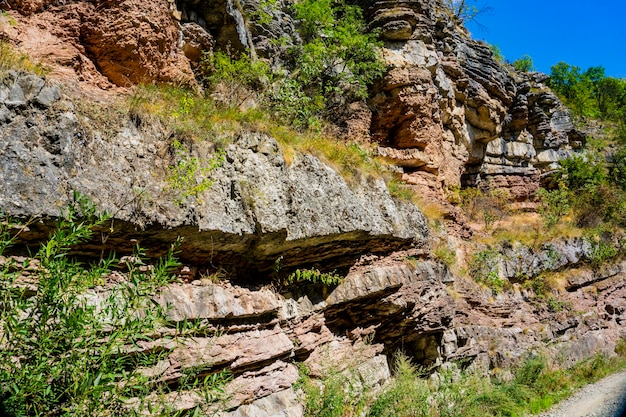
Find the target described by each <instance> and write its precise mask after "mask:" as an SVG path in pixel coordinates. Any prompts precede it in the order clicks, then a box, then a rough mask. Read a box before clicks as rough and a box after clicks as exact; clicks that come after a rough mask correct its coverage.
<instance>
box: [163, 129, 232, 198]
mask: <svg viewBox="0 0 626 417" xmlns="http://www.w3.org/2000/svg"><path fill="white" fill-rule="evenodd" d="M172 146H173V148H174V151H175V153H176V162H175V164H173V165H170V166H169V167H168V172H167V177H166V179H165V180H166V181H167V183H168V186H169V189H171V190H174V191H175V192H177V196H176V199H175V202H176V204H178V205H182V204H183V202H184V201H185V200H186V199H187V198H190V197H193V198H195V199H196V200H197V201H198V202H200V201H201V200H200V198H199V196H200V194H201V193H202V192H203V191H206V190H208V189H209V188H211V185H213V181H212V180H211V179H210V178H209V175H210V174H211V172H213V171H215V170H216V169H217V168H219V167H220V166H222V164H223V163H224V151H223V150H221V149H219V150H218V151H217V152H216V153H215V154H214V155H213V156H212V157H211V158H210V159H209V160H208V161H201V160H200V159H198V158H195V157H192V156H190V155H189V151H187V149H185V147H184V145H183V144H182V143H181V142H179V141H178V140H175V141H174V143H173V144H172Z"/></svg>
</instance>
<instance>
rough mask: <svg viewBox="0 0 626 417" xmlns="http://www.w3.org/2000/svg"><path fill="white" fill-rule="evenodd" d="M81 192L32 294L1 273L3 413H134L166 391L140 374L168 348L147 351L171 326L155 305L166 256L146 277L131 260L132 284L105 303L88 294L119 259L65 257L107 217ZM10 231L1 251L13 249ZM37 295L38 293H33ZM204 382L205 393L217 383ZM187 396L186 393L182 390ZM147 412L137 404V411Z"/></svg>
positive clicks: (9, 272)
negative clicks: (90, 261)
mask: <svg viewBox="0 0 626 417" xmlns="http://www.w3.org/2000/svg"><path fill="white" fill-rule="evenodd" d="M107 218H108V217H107V216H106V215H105V214H103V215H101V214H98V213H97V211H96V208H95V206H94V205H93V204H91V203H90V202H89V201H88V200H86V199H85V198H84V197H83V196H81V195H79V194H75V198H74V203H73V204H72V205H71V206H70V207H68V209H67V210H66V211H65V212H64V213H63V215H62V216H61V217H60V218H59V220H58V223H57V227H56V229H55V230H54V232H53V233H52V234H51V235H50V237H49V239H48V240H47V241H46V242H45V243H44V244H42V245H41V247H40V249H39V251H38V252H37V253H36V255H35V256H34V261H35V262H37V263H38V265H37V268H36V269H35V271H36V274H37V277H36V282H37V285H36V289H35V290H29V288H28V286H25V285H23V283H21V281H20V279H21V277H20V272H19V270H20V269H19V268H16V267H15V265H11V263H10V262H9V263H8V264H7V263H4V264H3V266H2V267H1V269H0V323H2V332H1V333H0V345H2V350H0V411H2V412H3V415H14V416H44V415H45V416H86V415H112V416H122V415H124V416H125V415H133V413H134V412H135V411H139V409H132V408H129V402H128V399H130V398H136V399H138V400H139V402H140V403H143V404H144V405H145V406H148V404H149V403H150V401H144V399H146V398H148V395H149V394H151V393H155V392H167V391H169V388H168V387H167V385H165V383H164V382H160V381H158V379H156V378H155V377H149V376H146V374H145V373H142V372H141V371H140V370H141V369H145V368H146V367H150V366H152V365H154V364H156V363H157V362H158V361H159V360H161V359H163V358H164V356H165V355H167V352H166V351H143V350H142V349H141V348H140V345H141V343H143V342H144V341H149V340H150V339H149V337H148V335H150V334H155V333H156V332H157V329H158V328H159V327H160V326H162V324H163V323H164V321H165V311H164V310H163V309H162V308H161V307H160V306H159V305H158V304H156V303H154V302H153V301H152V300H151V295H152V294H154V292H155V291H156V288H157V286H158V285H162V284H163V283H165V282H168V281H170V280H171V268H172V267H173V266H174V265H177V263H176V262H175V261H174V260H173V258H171V256H172V253H171V252H170V257H168V258H167V259H165V260H163V261H162V262H161V263H160V264H159V266H158V267H156V268H153V269H148V270H142V269H139V268H137V267H136V266H135V264H134V263H129V264H128V265H127V266H128V268H129V271H128V272H127V273H126V274H125V276H126V280H125V281H124V282H121V283H117V284H115V285H113V286H111V287H110V288H109V289H108V291H107V293H106V294H105V295H106V296H105V297H104V298H103V299H100V300H99V301H97V302H96V301H94V297H93V296H90V295H89V294H87V293H85V291H86V289H87V288H89V287H92V286H93V285H97V284H99V283H100V281H101V279H102V277H103V276H106V275H107V274H108V273H109V272H110V267H111V266H112V265H114V264H116V263H117V261H116V260H114V259H113V258H109V259H106V260H102V261H100V262H99V263H98V264H96V265H93V266H91V267H89V268H85V267H83V266H82V265H81V264H79V263H77V262H76V261H73V260H72V259H70V257H69V256H68V254H67V251H68V250H69V249H70V248H72V247H74V246H76V245H80V244H81V243H83V242H85V241H87V240H89V239H90V238H91V236H92V234H93V230H94V228H95V227H98V226H100V225H102V224H103V222H105V221H106V220H107ZM6 238H7V234H6V233H3V235H2V239H3V240H5V242H4V243H3V245H0V247H4V246H7V244H6ZM33 291H34V292H33ZM207 382H208V384H206V385H203V389H205V390H206V391H207V392H209V391H212V390H213V388H218V385H219V384H217V385H211V384H210V382H211V381H207ZM180 388H181V389H186V388H189V387H186V386H181V387H180ZM139 407H140V408H141V406H139Z"/></svg>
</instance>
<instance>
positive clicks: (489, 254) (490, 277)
mask: <svg viewBox="0 0 626 417" xmlns="http://www.w3.org/2000/svg"><path fill="white" fill-rule="evenodd" d="M500 258H501V255H500V253H499V252H498V251H497V250H495V249H485V250H482V251H480V252H478V253H476V254H474V255H473V256H472V258H471V260H470V261H469V262H468V271H467V272H468V274H469V276H470V277H472V278H473V279H474V281H476V282H480V283H483V284H485V285H486V286H487V287H489V288H491V290H492V291H493V292H494V293H496V294H497V293H500V292H502V290H503V289H504V285H505V283H506V282H507V281H506V280H505V279H503V278H501V277H500V272H499V269H500Z"/></svg>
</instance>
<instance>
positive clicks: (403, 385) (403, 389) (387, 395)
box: [367, 353, 431, 417]
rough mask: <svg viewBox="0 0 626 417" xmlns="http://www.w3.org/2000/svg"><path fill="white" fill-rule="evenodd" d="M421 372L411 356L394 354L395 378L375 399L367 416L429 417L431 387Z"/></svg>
mask: <svg viewBox="0 0 626 417" xmlns="http://www.w3.org/2000/svg"><path fill="white" fill-rule="evenodd" d="M420 376H421V375H420V373H419V372H418V370H417V368H416V367H415V365H413V364H412V363H411V361H410V360H409V358H408V357H407V356H406V355H404V354H401V353H397V354H396V355H395V356H394V380H393V383H391V384H389V385H388V386H387V387H386V388H385V389H384V390H383V391H382V392H381V393H380V394H379V395H378V396H377V397H376V399H375V401H374V402H373V403H372V405H371V406H370V409H369V412H368V413H367V417H393V416H403V417H404V416H406V417H421V416H424V417H427V416H429V415H430V409H431V405H430V402H429V401H428V398H429V396H430V394H431V392H430V390H429V387H428V385H427V384H425V383H421V381H420V380H419V378H420Z"/></svg>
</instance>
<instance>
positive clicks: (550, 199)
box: [537, 186, 571, 227]
mask: <svg viewBox="0 0 626 417" xmlns="http://www.w3.org/2000/svg"><path fill="white" fill-rule="evenodd" d="M537 196H538V197H539V201H540V203H541V204H540V206H539V208H538V212H539V214H540V215H541V218H542V219H543V221H544V223H545V226H546V227H552V226H554V225H555V224H557V223H558V222H559V220H561V218H562V217H563V216H565V215H566V214H567V213H569V211H570V199H571V196H570V193H569V191H568V190H567V188H565V187H564V186H561V187H559V188H557V189H555V190H546V189H545V188H541V189H539V191H538V192H537Z"/></svg>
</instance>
